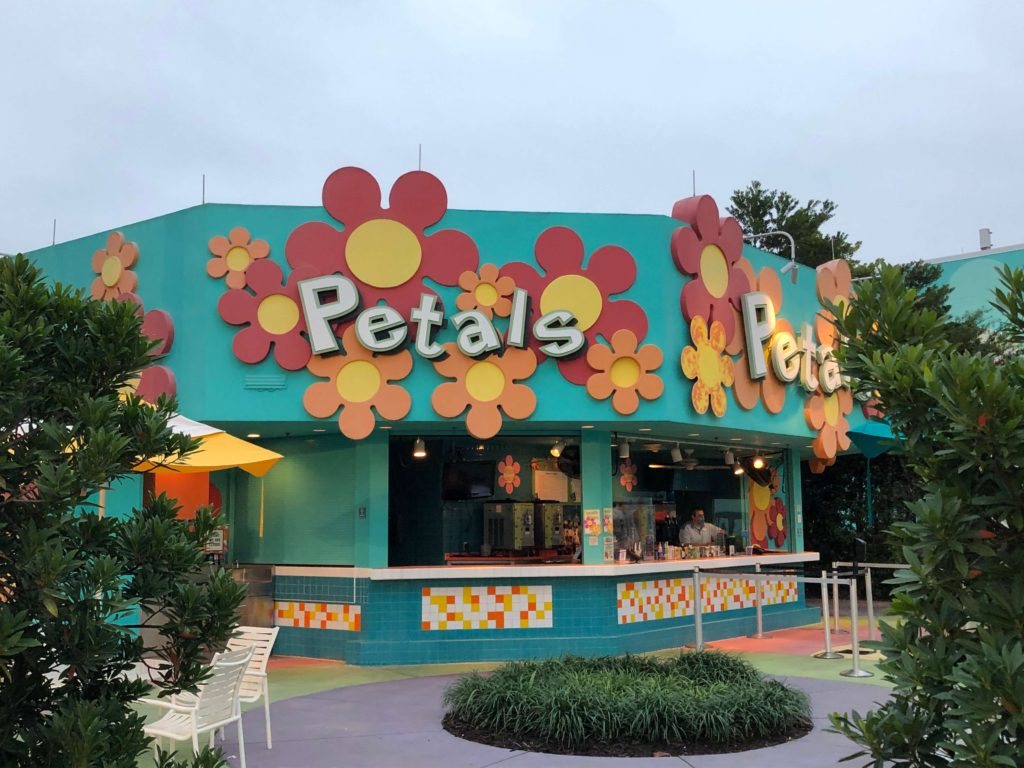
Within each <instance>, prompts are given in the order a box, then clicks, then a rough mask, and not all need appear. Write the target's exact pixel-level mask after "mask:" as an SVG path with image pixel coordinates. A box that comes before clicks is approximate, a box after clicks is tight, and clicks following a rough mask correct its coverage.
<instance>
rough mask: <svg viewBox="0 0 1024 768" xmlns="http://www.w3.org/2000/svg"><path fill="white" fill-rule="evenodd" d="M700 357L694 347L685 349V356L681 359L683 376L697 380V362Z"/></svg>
mask: <svg viewBox="0 0 1024 768" xmlns="http://www.w3.org/2000/svg"><path fill="white" fill-rule="evenodd" d="M698 360H699V355H698V354H697V350H696V349H695V348H694V347H683V354H682V355H681V356H680V358H679V363H680V365H681V366H682V369H683V374H684V375H685V376H686V378H688V379H696V378H697V372H698V365H697V362H698Z"/></svg>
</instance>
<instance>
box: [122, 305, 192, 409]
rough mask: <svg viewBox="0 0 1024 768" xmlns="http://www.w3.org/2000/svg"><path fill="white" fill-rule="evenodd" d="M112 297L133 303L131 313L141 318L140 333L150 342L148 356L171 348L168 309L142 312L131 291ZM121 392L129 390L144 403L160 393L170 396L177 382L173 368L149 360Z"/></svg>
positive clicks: (172, 334)
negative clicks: (133, 309)
mask: <svg viewBox="0 0 1024 768" xmlns="http://www.w3.org/2000/svg"><path fill="white" fill-rule="evenodd" d="M115 301H124V302H127V303H129V304H134V305H135V314H137V315H138V316H139V317H141V318H142V335H143V336H145V337H146V338H147V339H149V340H150V341H152V342H153V343H154V346H153V348H152V349H150V350H149V356H150V357H151V358H153V359H154V360H157V359H159V358H161V357H163V356H164V355H166V354H168V353H169V352H170V351H171V347H172V346H173V345H174V318H172V317H171V314H170V312H167V311H165V310H162V309H151V310H149V312H146V307H145V305H143V303H142V299H140V298H139V296H138V295H137V294H134V293H130V292H129V293H122V294H121V295H120V296H118V297H117V299H115ZM123 391H124V393H125V394H133V395H136V396H137V397H139V398H141V399H142V400H145V401H146V402H147V403H155V402H156V401H157V398H159V397H160V396H161V395H166V396H167V397H174V396H175V395H177V394H178V383H177V380H176V379H175V378H174V371H172V370H171V369H170V368H169V367H167V366H166V365H159V364H157V363H151V364H150V365H147V366H146V367H145V368H143V369H142V370H141V371H139V375H138V377H136V378H134V379H132V380H131V381H130V382H129V383H128V386H127V387H125V388H124V390H123Z"/></svg>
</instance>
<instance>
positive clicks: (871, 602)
mask: <svg viewBox="0 0 1024 768" xmlns="http://www.w3.org/2000/svg"><path fill="white" fill-rule="evenodd" d="M909 567H910V566H909V565H907V564H906V563H851V562H845V563H840V562H833V563H832V568H833V571H835V569H836V568H853V569H854V570H853V571H851V573H852V574H853V578H857V577H858V576H859V575H860V573H859V571H861V570H863V572H864V592H865V595H864V599H865V600H866V601H867V605H868V640H874V639H875V635H876V634H877V635H878V639H879V640H881V639H882V633H881V631H879V629H878V623H877V622H876V621H875V598H874V595H873V593H872V591H871V569H872V568H881V569H884V570H890V571H899V570H903V569H905V568H909ZM838 622H839V609H838V607H837V608H836V623H837V624H838Z"/></svg>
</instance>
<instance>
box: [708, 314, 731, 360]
mask: <svg viewBox="0 0 1024 768" xmlns="http://www.w3.org/2000/svg"><path fill="white" fill-rule="evenodd" d="M727 340H728V338H727V337H726V334H725V325H724V324H723V323H722V322H721V321H720V320H713V321H712V322H711V333H710V334H709V335H708V342H709V343H710V344H711V348H712V349H713V350H715V352H718V353H719V354H721V353H722V352H724V351H725V342H726V341H727Z"/></svg>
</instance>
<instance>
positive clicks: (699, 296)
mask: <svg viewBox="0 0 1024 768" xmlns="http://www.w3.org/2000/svg"><path fill="white" fill-rule="evenodd" d="M713 303H714V299H713V298H712V297H711V294H710V293H708V289H707V288H705V287H704V283H703V282H702V281H701V280H696V279H695V280H691V281H690V282H688V283H687V284H686V285H684V286H683V290H682V292H681V293H680V294H679V306H680V308H681V309H682V311H683V317H685V318H686V320H687V322H689V321H691V320H693V319H694V318H695V317H709V316H710V315H711V306H712V304H713Z"/></svg>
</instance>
